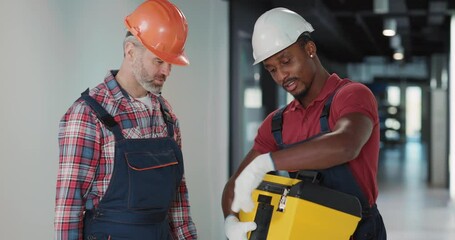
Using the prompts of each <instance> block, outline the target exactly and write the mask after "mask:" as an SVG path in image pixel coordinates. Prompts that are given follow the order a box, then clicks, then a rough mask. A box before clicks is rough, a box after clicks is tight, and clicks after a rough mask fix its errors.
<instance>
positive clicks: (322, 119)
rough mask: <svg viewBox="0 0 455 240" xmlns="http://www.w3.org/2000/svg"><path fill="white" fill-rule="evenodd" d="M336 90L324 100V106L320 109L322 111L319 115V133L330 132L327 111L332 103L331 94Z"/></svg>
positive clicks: (328, 111)
mask: <svg viewBox="0 0 455 240" xmlns="http://www.w3.org/2000/svg"><path fill="white" fill-rule="evenodd" d="M335 93H336V91H335V92H334V93H333V94H332V95H330V97H329V98H328V99H327V101H325V103H324V108H323V109H322V113H321V115H320V116H319V125H320V126H321V134H324V133H328V132H330V127H329V113H330V105H331V104H332V100H333V96H335Z"/></svg>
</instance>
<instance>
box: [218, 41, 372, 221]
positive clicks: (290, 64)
mask: <svg viewBox="0 0 455 240" xmlns="http://www.w3.org/2000/svg"><path fill="white" fill-rule="evenodd" d="M263 63H264V67H265V68H266V70H267V71H269V73H270V74H271V76H272V78H273V79H274V81H275V82H276V83H277V84H278V85H280V86H283V87H284V88H285V89H286V88H287V89H288V90H289V92H290V93H291V94H293V95H294V96H295V97H297V99H298V101H299V102H300V103H301V104H302V106H303V107H307V106H308V104H309V103H311V102H312V101H313V100H314V99H315V98H316V97H317V96H318V94H319V92H320V91H321V89H322V88H323V86H324V84H325V82H326V80H327V79H328V78H329V76H330V75H329V74H328V72H327V71H326V70H325V69H324V68H323V67H322V65H321V63H320V61H319V59H318V57H317V55H316V45H315V44H314V42H312V41H310V42H308V43H306V44H298V43H295V44H293V45H291V46H290V47H288V48H286V49H284V50H283V51H281V52H279V53H277V54H275V55H273V56H272V57H270V58H268V59H266V60H264V62H263ZM303 92H304V93H305V94H301V93H303ZM372 131H373V122H372V121H371V119H370V118H369V117H367V116H366V115H363V114H361V113H349V114H346V115H345V116H343V117H342V118H340V119H338V120H337V122H336V124H335V126H334V127H333V129H332V132H330V133H328V134H325V135H322V136H320V137H317V138H315V139H312V140H311V141H307V142H303V143H300V144H296V145H294V146H292V147H290V148H286V149H283V150H279V151H276V152H272V153H271V157H272V159H273V161H274V163H275V168H276V170H287V171H295V170H304V169H314V170H317V169H325V168H330V167H333V166H337V165H340V164H343V163H346V162H348V161H350V160H352V159H354V158H356V157H357V156H358V154H359V153H360V150H361V149H362V147H363V145H364V144H365V143H366V142H367V141H368V139H369V138H370V136H371V133H372ZM328 146H330V147H328ZM260 154H261V153H259V152H257V151H255V150H253V149H251V150H250V152H249V153H248V154H247V155H246V156H245V158H244V160H243V161H242V163H241V164H240V166H239V168H238V169H237V171H236V173H235V174H234V175H233V176H232V177H231V178H230V179H229V181H228V182H227V183H226V185H225V188H224V191H223V197H222V202H221V205H222V208H223V213H224V216H225V217H226V216H227V215H229V214H235V215H238V214H237V213H234V212H233V211H232V210H231V204H232V201H233V199H234V186H235V179H236V178H237V176H238V175H239V174H240V173H241V172H242V170H243V169H244V168H245V167H246V166H247V165H248V164H249V163H250V162H251V161H253V160H254V159H255V158H256V157H257V156H258V155H260Z"/></svg>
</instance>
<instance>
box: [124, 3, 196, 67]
mask: <svg viewBox="0 0 455 240" xmlns="http://www.w3.org/2000/svg"><path fill="white" fill-rule="evenodd" d="M125 24H126V27H127V28H128V31H130V32H131V33H132V34H133V35H134V36H135V37H136V38H137V39H138V40H139V41H140V42H141V43H142V44H143V45H144V46H145V47H146V48H147V49H148V50H150V51H151V52H152V53H153V54H155V55H156V56H157V57H159V58H161V59H162V60H163V61H165V62H168V63H171V64H177V65H188V64H189V63H190V62H189V60H188V58H187V56H186V55H185V53H184V49H185V41H186V37H187V35H188V23H187V21H186V18H185V16H184V15H183V13H182V11H180V9H178V8H177V7H176V6H175V5H174V4H172V3H170V2H169V1H167V0H147V1H145V2H143V3H142V4H141V5H139V6H138V7H137V8H136V10H134V12H132V13H131V14H130V15H128V16H127V17H126V18H125Z"/></svg>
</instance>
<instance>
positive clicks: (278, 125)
mask: <svg viewBox="0 0 455 240" xmlns="http://www.w3.org/2000/svg"><path fill="white" fill-rule="evenodd" d="M286 107H287V106H284V107H282V108H280V109H279V110H278V111H276V112H275V114H273V117H272V134H273V138H274V139H275V142H276V144H277V145H278V148H279V149H283V148H284V147H285V146H284V144H283V134H282V129H283V112H284V110H285V109H286Z"/></svg>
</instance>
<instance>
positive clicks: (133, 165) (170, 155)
mask: <svg viewBox="0 0 455 240" xmlns="http://www.w3.org/2000/svg"><path fill="white" fill-rule="evenodd" d="M125 159H126V161H127V164H128V178H129V193H128V208H130V209H136V210H139V209H141V210H157V209H168V207H169V204H170V202H171V200H172V199H173V197H174V193H175V191H176V185H177V179H178V175H179V171H178V161H177V159H176V157H175V155H174V151H173V150H171V149H164V150H162V151H159V152H153V153H152V152H130V153H125Z"/></svg>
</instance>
